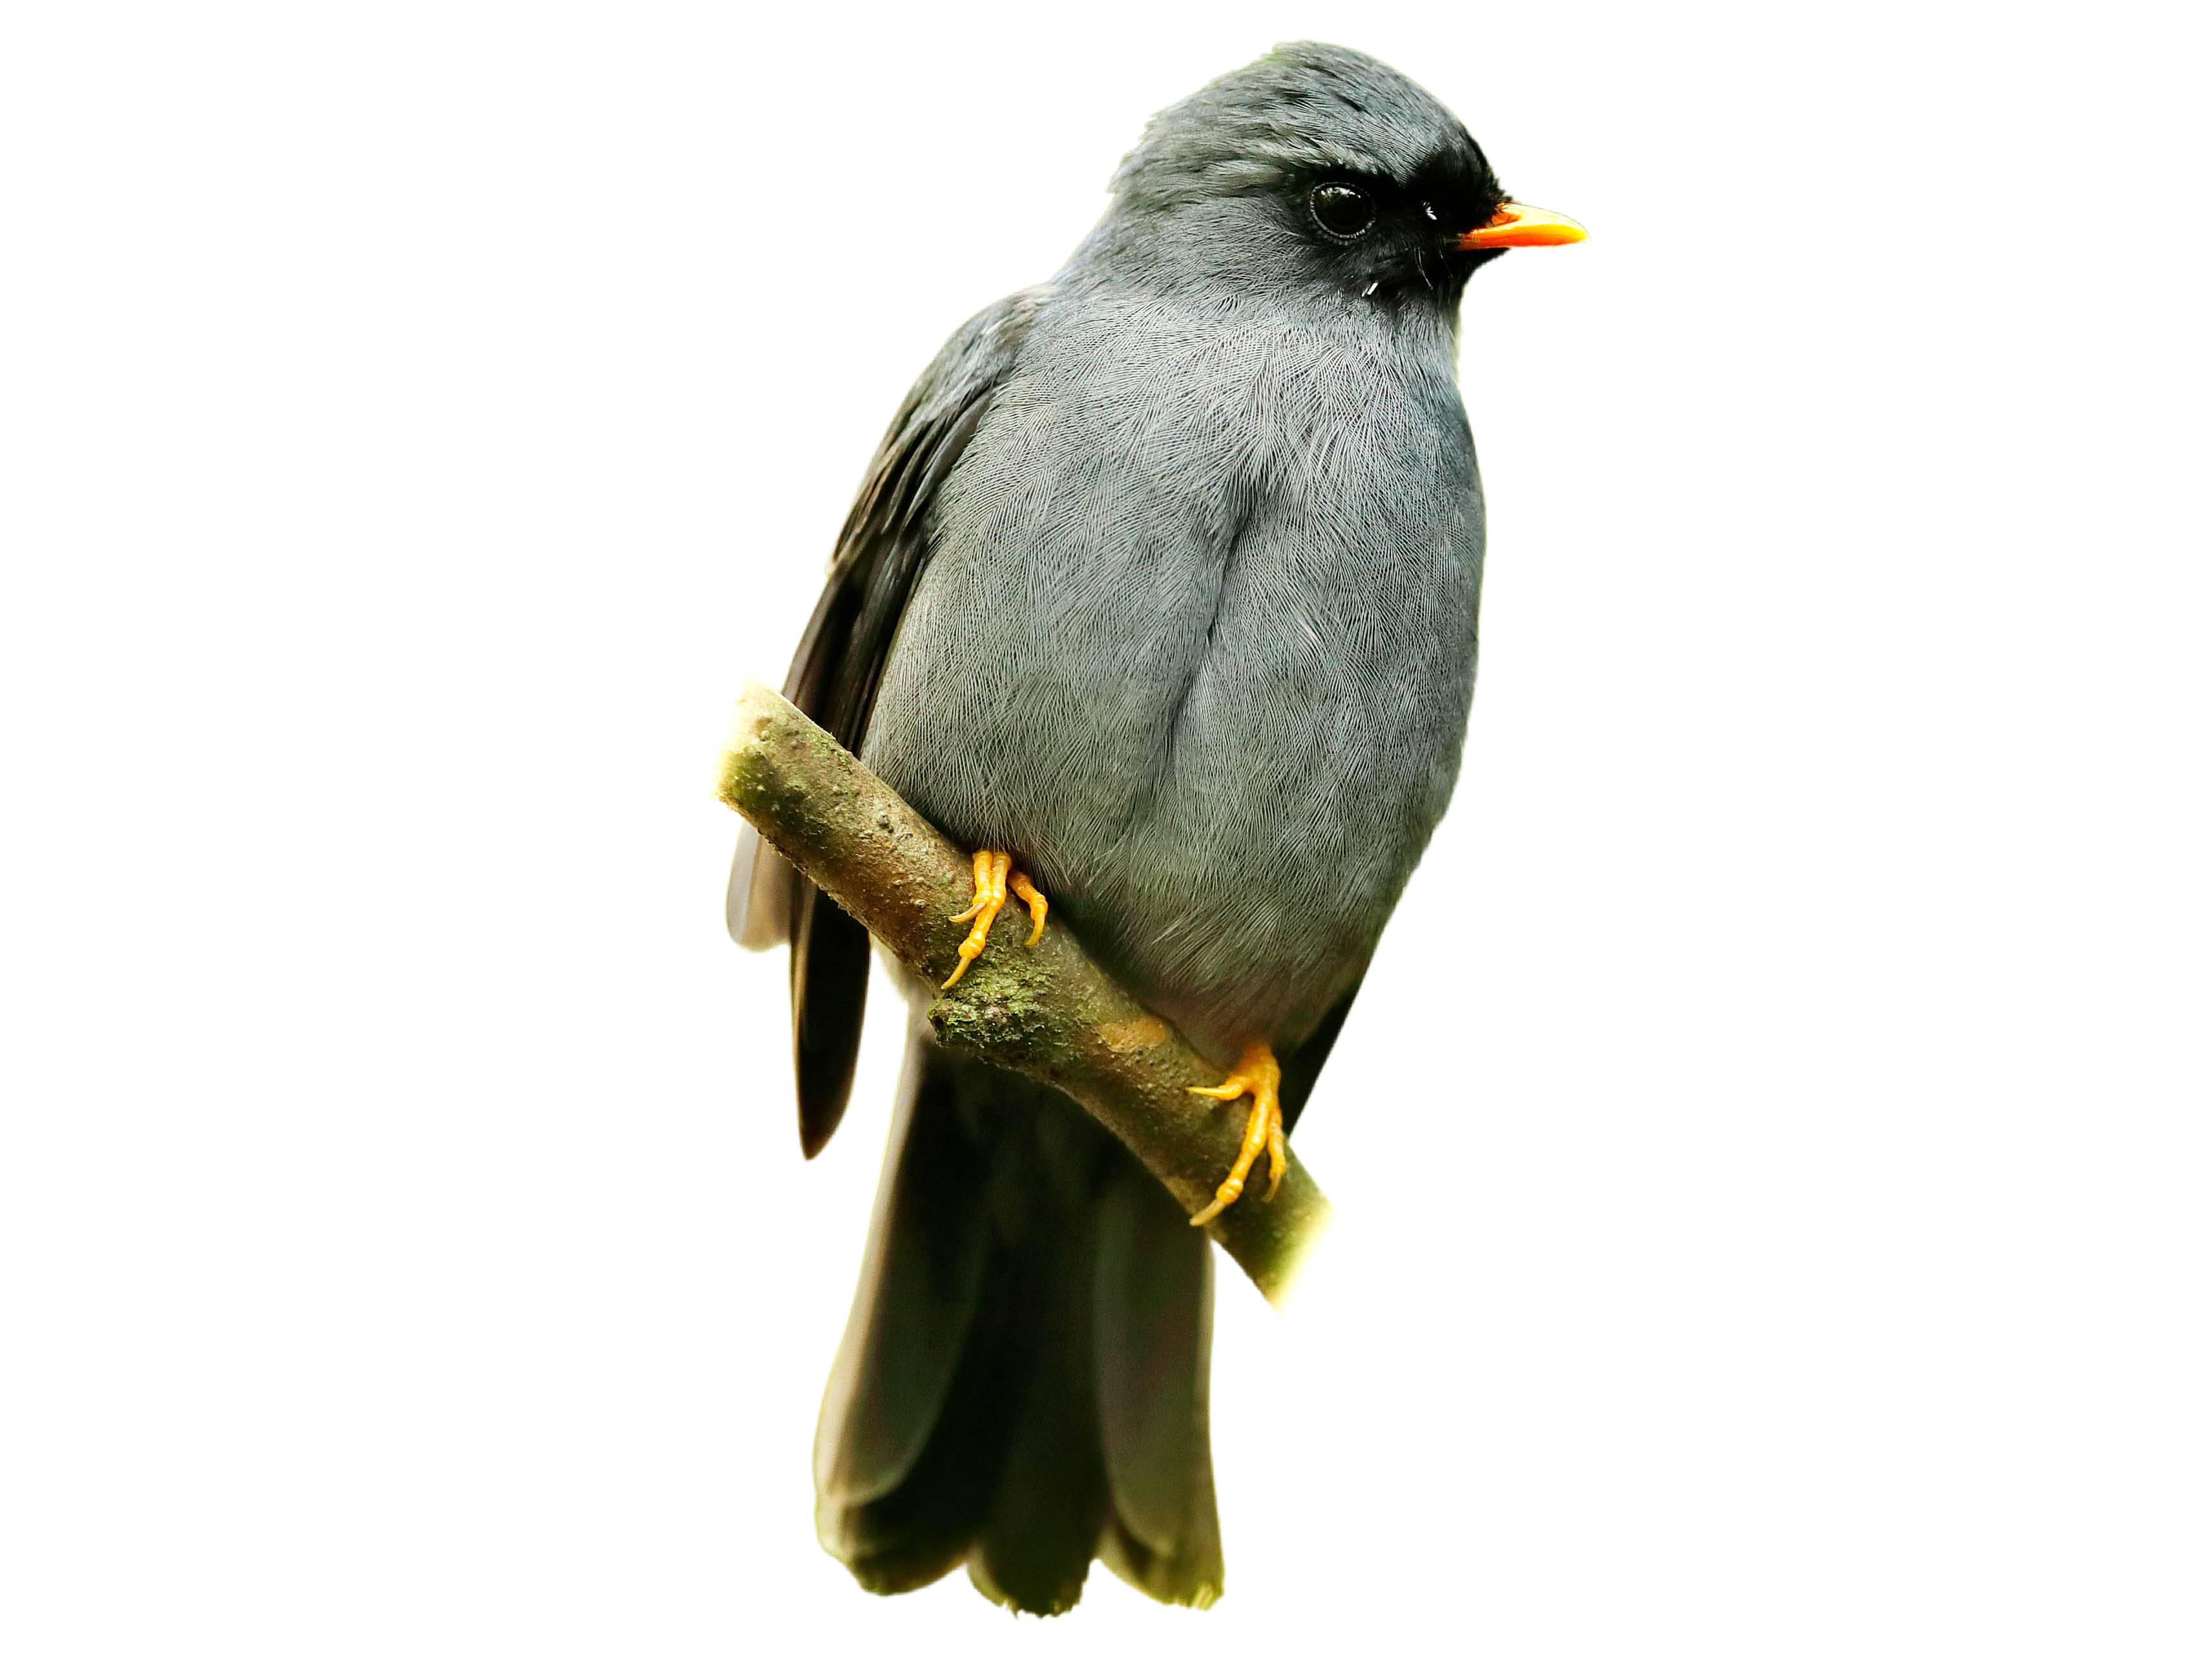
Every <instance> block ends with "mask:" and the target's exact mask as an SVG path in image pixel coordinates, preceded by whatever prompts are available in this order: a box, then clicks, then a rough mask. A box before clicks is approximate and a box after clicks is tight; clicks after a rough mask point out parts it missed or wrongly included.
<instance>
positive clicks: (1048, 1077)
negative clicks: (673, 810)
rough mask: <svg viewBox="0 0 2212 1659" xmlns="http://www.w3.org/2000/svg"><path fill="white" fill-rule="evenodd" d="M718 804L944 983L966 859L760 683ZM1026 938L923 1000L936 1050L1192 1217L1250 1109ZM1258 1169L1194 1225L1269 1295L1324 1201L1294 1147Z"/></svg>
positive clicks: (1012, 908)
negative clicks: (999, 1075) (1218, 1093)
mask: <svg viewBox="0 0 2212 1659" xmlns="http://www.w3.org/2000/svg"><path fill="white" fill-rule="evenodd" d="M720 793H721V798H722V799H723V800H724V802H726V804H727V805H730V806H731V807H732V808H734V809H735V810H736V811H738V812H741V813H743V814H744V816H745V817H747V818H748V819H750V821H751V823H752V824H753V827H754V828H755V829H758V830H759V831H760V833H761V836H762V838H763V840H765V841H767V842H769V843H770V844H771V845H773V846H774V847H775V848H776V850H777V851H779V852H781V854H783V855H784V857H786V858H787V859H788V860H791V862H792V863H793V865H794V866H797V867H798V868H799V870H800V871H801V872H804V873H805V876H806V878H807V879H809V880H810V881H811V882H813V883H814V884H815V885H816V886H817V887H819V888H820V889H821V890H823V892H824V893H827V894H828V895H829V896H830V897H831V898H833V899H835V900H836V902H838V903H839V904H841V905H842V906H843V907H844V908H846V909H847V910H848V911H849V912H850V913H851V914H852V915H854V917H855V918H856V919H857V920H859V921H860V922H861V923H862V925H864V926H865V927H866V928H867V930H868V931H869V932H870V933H872V934H874V935H875V937H876V938H877V939H878V941H880V942H881V943H882V944H883V945H884V946H886V947H887V948H888V949H889V950H890V952H891V954H892V955H893V956H896V957H897V958H898V959H899V960H900V961H901V962H902V963H906V965H907V966H908V967H909V968H911V969H914V970H915V972H916V973H918V974H921V975H924V976H926V977H927V979H928V981H930V982H931V983H932V984H939V983H941V982H942V981H944V980H945V977H946V976H947V975H950V974H951V971H952V967H953V963H955V961H957V956H956V954H955V953H956V951H957V949H958V947H959V944H960V941H961V939H963V938H964V937H965V936H966V934H967V932H968V927H967V924H965V923H962V922H954V921H949V920H948V918H949V917H951V915H953V914H954V913H955V912H956V911H959V910H962V909H964V908H967V905H968V902H969V895H970V891H971V890H972V885H973V881H972V872H971V869H970V866H969V854H968V852H967V851H963V849H961V848H956V847H954V846H953V845H952V843H951V842H949V841H947V840H946V839H945V837H944V836H941V835H939V833H938V831H937V830H936V829H934V828H933V826H932V825H931V824H930V823H929V822H928V821H927V819H925V818H924V817H922V816H921V814H920V813H919V812H917V811H915V810H914V808H912V807H911V806H908V805H907V804H906V803H905V802H904V801H903V800H902V799H899V797H898V796H897V795H896V793H893V792H892V790H891V788H890V786H889V785H888V784H886V783H884V781H883V780H882V779H880V778H878V777H877V776H876V775H874V774H873V773H872V772H870V771H869V770H868V769H866V767H864V766H862V765H861V764H860V762H859V761H858V760H856V759H855V758H854V757H853V756H852V755H851V754H849V753H848V752H847V751H846V750H844V749H843V748H842V747H841V746H840V745H839V744H838V743H837V741H836V739H835V738H832V737H831V736H830V735H829V733H828V732H824V731H823V729H822V728H821V727H820V726H817V725H815V724H814V722H813V721H812V720H808V719H807V718H806V716H805V715H804V714H800V713H799V710H798V709H796V708H793V706H792V705H791V704H790V703H788V702H785V701H784V699H783V698H781V697H780V696H777V695H776V694H775V692H773V691H771V690H769V689H768V688H767V687H766V686H764V685H751V686H748V687H747V688H746V690H744V693H743V694H742V695H741V696H739V697H738V708H737V720H736V724H735V726H734V728H733V730H732V733H731V738H730V746H729V748H728V750H726V751H725V752H724V754H723V757H722V776H721V789H720ZM1014 851H1015V852H1016V854H1017V856H1018V854H1019V851H1020V849H1019V848H1016V849H1014ZM1047 896H1048V897H1049V896H1050V893H1049V891H1048V893H1047ZM1028 927H1029V917H1028V915H1027V913H1026V912H1025V911H1024V910H1023V908H1022V907H1021V905H1020V904H1019V903H1018V902H1016V903H1010V904H1008V905H1007V907H1006V909H1005V910H1004V911H1002V912H1001V913H1000V918H999V925H998V926H997V927H996V928H994V932H993V934H992V939H991V944H990V948H989V949H987V950H986V951H984V952H983V954H982V956H981V957H979V958H978V959H977V960H976V962H975V966H974V967H972V968H971V969H969V971H968V973H967V974H966V975H964V976H963V978H962V980H961V981H960V983H959V984H958V985H957V986H956V987H954V988H953V989H952V990H951V991H949V992H947V993H945V994H943V995H941V996H939V998H938V999H937V1000H936V1001H935V1002H934V1003H933V1004H932V1005H931V1006H930V1009H929V1022H930V1024H931V1026H932V1027H933V1029H934V1030H935V1031H936V1033H937V1036H938V1040H939V1042H943V1043H944V1044H945V1046H946V1047H947V1048H951V1049H954V1050H956V1051H957V1052H959V1053H961V1054H968V1055H970V1056H972V1057H973V1058H975V1059H977V1060H985V1061H987V1062H989V1063H990V1064H992V1065H994V1066H1004V1067H1006V1069H1008V1070H1010V1071H1015V1072H1019V1073H1022V1074H1023V1075H1024V1076H1026V1077H1031V1078H1035V1079H1038V1080H1039V1081H1040V1082H1044V1083H1048V1084H1051V1085H1053V1086H1054V1088H1057V1089H1059V1090H1060V1091H1062V1092H1063V1093H1065V1094H1066V1095H1067V1096H1069V1097H1071V1098H1073V1100H1074V1101H1076V1103H1078V1104H1079V1105H1081V1106H1082V1107H1083V1108H1084V1109H1085V1110H1086V1111H1088V1112H1089V1113H1090V1114H1091V1115H1092V1116H1093V1117H1095V1118H1097V1120H1098V1121H1099V1122H1101V1123H1103V1124H1104V1125H1105V1126H1106V1127H1107V1128H1109V1129H1110V1130H1112V1131H1113V1132H1114V1133H1115V1135H1116V1136H1118V1137H1119V1138H1120V1139H1121V1142H1122V1143H1123V1144H1124V1145H1125V1146H1127V1147H1128V1148H1129V1150H1130V1151H1131V1152H1134V1153H1135V1154H1136V1155H1137V1156H1138V1158H1140V1159H1142V1160H1143V1162H1144V1164H1145V1167H1146V1169H1148V1170H1151V1171H1152V1174H1153V1175H1154V1176H1158V1179H1159V1181H1160V1183H1161V1184H1162V1185H1163V1186H1164V1187H1165V1188H1167V1189H1168V1191H1169V1192H1170V1193H1171V1194H1174V1195H1175V1199H1176V1202H1177V1203H1179V1204H1181V1205H1182V1206H1183V1209H1184V1210H1185V1212H1188V1213H1189V1214H1192V1215H1195V1214H1197V1213H1198V1212H1199V1211H1200V1210H1201V1209H1203V1208H1204V1207H1205V1206H1206V1204H1208V1203H1209V1202H1211V1201H1212V1197H1213V1189H1214V1188H1215V1187H1216V1186H1217V1185H1218V1183H1219V1182H1220V1180H1221V1178H1222V1176H1224V1175H1225V1174H1226V1173H1227V1172H1228V1170H1229V1165H1230V1164H1231V1161H1232V1160H1233V1159H1234V1158H1235V1157H1236V1155H1237V1143H1238V1141H1239V1139H1241V1138H1242V1135H1243V1127H1244V1118H1245V1111H1246V1105H1247V1103H1244V1102H1237V1103H1231V1105H1228V1106H1220V1105H1217V1104H1216V1103H1213V1102H1211V1101H1206V1100H1202V1099H1200V1097H1197V1096H1195V1095H1194V1094H1192V1093H1190V1092H1189V1091H1190V1090H1191V1089H1192V1088H1193V1087H1194V1086H1196V1085H1205V1084H1212V1083H1218V1082H1219V1081H1220V1079H1221V1077H1222V1074H1223V1068H1222V1067H1220V1066H1215V1065H1212V1064H1209V1063H1208V1062H1207V1061H1206V1060H1204V1059H1202V1058H1200V1055H1199V1054H1197V1053H1196V1051H1194V1049H1193V1048H1191V1047H1190V1045H1189V1044H1188V1043H1187V1042H1184V1041H1183V1040H1182V1036H1179V1035H1178V1034H1177V1033H1176V1030H1174V1028H1172V1027H1171V1026H1170V1025H1169V1024H1167V1022H1166V1021H1164V1020H1163V1019H1160V1018H1158V1017H1157V1016H1155V1015H1153V1014H1152V1013H1150V1012H1147V1011H1146V1009H1145V1008H1144V1006H1142V1005H1141V1004H1139V1002H1138V1001H1137V1000H1136V999H1135V998H1133V997H1132V996H1131V995H1130V994H1128V993H1127V991H1124V990H1123V989H1122V988H1121V987H1120V986H1118V985H1116V984H1115V982H1114V981H1112V980H1110V979H1109V978H1108V977H1107V976H1106V975H1105V973H1104V972H1103V970H1102V969H1099V967H1098V966H1097V964H1096V963H1093V962H1092V961H1091V958H1090V957H1088V956H1086V955H1085V954H1084V951H1083V947H1082V946H1081V945H1079V944H1078V943H1077V942H1076V940H1075V939H1074V938H1073V936H1072V935H1071V934H1070V933H1069V932H1068V930H1067V928H1066V927H1065V926H1063V925H1062V924H1061V922H1060V920H1059V919H1058V917H1057V916H1055V917H1054V919H1053V921H1052V922H1051V924H1050V925H1049V926H1048V927H1046V929H1045V933H1044V937H1043V939H1041V940H1039V941H1038V943H1037V945H1036V948H1035V949H1034V950H1024V949H1023V948H1022V941H1023V939H1024V938H1026V937H1027V932H1028ZM1264 1169H1265V1160H1264V1159H1263V1160H1262V1161H1261V1168H1260V1169H1259V1170H1255V1171H1254V1177H1255V1178H1254V1180H1253V1182H1252V1184H1251V1186H1250V1187H1249V1188H1247V1190H1246V1192H1245V1194H1244V1196H1243V1198H1241V1199H1240V1200H1237V1202H1236V1203H1235V1204H1232V1205H1231V1206H1229V1208H1228V1209H1227V1210H1225V1211H1224V1212H1222V1214H1221V1215H1220V1216H1219V1217H1218V1218H1216V1219H1215V1220H1213V1221H1212V1222H1211V1223H1209V1224H1208V1225H1207V1229H1206V1230H1207V1231H1209V1232H1210V1233H1212V1236H1213V1237H1214V1238H1215V1239H1216V1240H1217V1241H1218V1243H1220V1245H1221V1247H1222V1248H1223V1249H1225V1250H1227V1251H1228V1252H1229V1255H1230V1256H1231V1259H1232V1260H1233V1261H1235V1262H1236V1263H1237V1266H1238V1267H1242V1268H1243V1270H1244V1271H1245V1273H1247V1274H1249V1276H1250V1278H1251V1279H1252V1282H1253V1283H1254V1284H1255V1285H1258V1286H1259V1287H1260V1290H1261V1293H1262V1294H1264V1295H1265V1296H1266V1297H1267V1298H1268V1300H1270V1301H1277V1300H1279V1298H1280V1297H1282V1295H1283V1293H1284V1292H1285V1291H1286V1290H1287V1289H1288V1288H1289V1286H1290V1282H1291V1277H1292V1275H1293V1273H1295V1272H1296V1270H1297V1263H1298V1259H1299V1257H1300V1255H1302V1254H1303V1253H1304V1250H1305V1249H1306V1247H1307V1246H1308V1245H1309V1244H1310V1243H1312V1242H1313V1240H1314V1238H1315V1237H1316V1235H1317V1234H1318V1233H1319V1231H1321V1228H1322V1224H1323V1223H1324V1222H1326V1220H1327V1219H1328V1200H1327V1199H1326V1198H1324V1197H1322V1192H1321V1188H1319V1187H1317V1186H1316V1185H1315V1183H1314V1179H1313V1177H1312V1176H1310V1175H1308V1174H1307V1173H1306V1170H1305V1167H1304V1165H1303V1164H1300V1163H1299V1162H1298V1159H1297V1153H1295V1152H1293V1153H1291V1162H1290V1169H1289V1170H1288V1171H1287V1172H1286V1173H1285V1175H1284V1176H1283V1184H1282V1187H1281V1188H1280V1189H1279V1191H1278V1192H1277V1193H1276V1194H1275V1197H1274V1199H1273V1201H1272V1202H1262V1201H1261V1193H1263V1192H1264V1191H1265V1190H1266V1187H1267V1182H1266V1180H1265V1177H1264V1174H1263V1173H1262V1172H1263V1171H1264Z"/></svg>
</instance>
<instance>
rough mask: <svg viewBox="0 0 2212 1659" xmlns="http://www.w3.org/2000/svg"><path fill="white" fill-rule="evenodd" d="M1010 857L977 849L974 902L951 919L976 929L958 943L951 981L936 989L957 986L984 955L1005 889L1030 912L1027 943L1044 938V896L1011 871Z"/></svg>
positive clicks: (1027, 881)
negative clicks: (971, 922) (957, 960)
mask: <svg viewBox="0 0 2212 1659" xmlns="http://www.w3.org/2000/svg"><path fill="white" fill-rule="evenodd" d="M1013 863H1014V860H1013V857H1012V854H1007V853H1000V852H996V851H994V850H993V849H992V848H988V847H985V848H978V849H977V851H976V854H975V902H974V903H973V904H971V905H969V907H968V908H966V909H965V910H963V911H962V912H961V913H960V914H959V915H957V916H954V917H953V918H952V920H953V921H970V920H972V921H974V922H975V926H974V927H971V928H969V930H968V937H967V938H966V939H962V940H961V941H960V963H959V965H958V966H957V967H956V968H955V969H953V970H952V977H951V979H948V980H946V981H945V983H944V984H943V985H942V986H941V987H939V989H941V990H946V991H949V990H951V988H952V987H954V986H955V985H957V984H958V983H959V982H960V975H963V974H964V973H966V972H967V971H968V964H969V963H971V962H973V961H975V958H976V957H980V956H981V955H982V954H983V945H984V942H985V941H986V940H987V939H989V938H990V937H991V924H992V923H993V922H994V921H997V920H998V919H999V909H1000V906H1002V905H1003V904H1005V903H1006V889H1007V888H1008V887H1009V886H1012V888H1013V890H1014V896H1015V897H1017V898H1018V899H1020V900H1021V902H1023V903H1024V904H1026V905H1028V906H1029V908H1030V937H1029V943H1030V944H1031V945H1035V944H1036V942H1037V941H1038V940H1039V939H1042V938H1043V937H1044V913H1045V912H1046V910H1048V908H1051V907H1050V906H1048V905H1047V904H1046V903H1045V902H1044V895H1043V894H1042V893H1040V892H1038V891H1037V890H1036V884H1034V883H1033V882H1031V881H1030V878H1028V877H1027V876H1025V875H1024V874H1023V873H1022V872H1020V871H1018V870H1017V869H1015V868H1014V867H1013Z"/></svg>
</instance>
